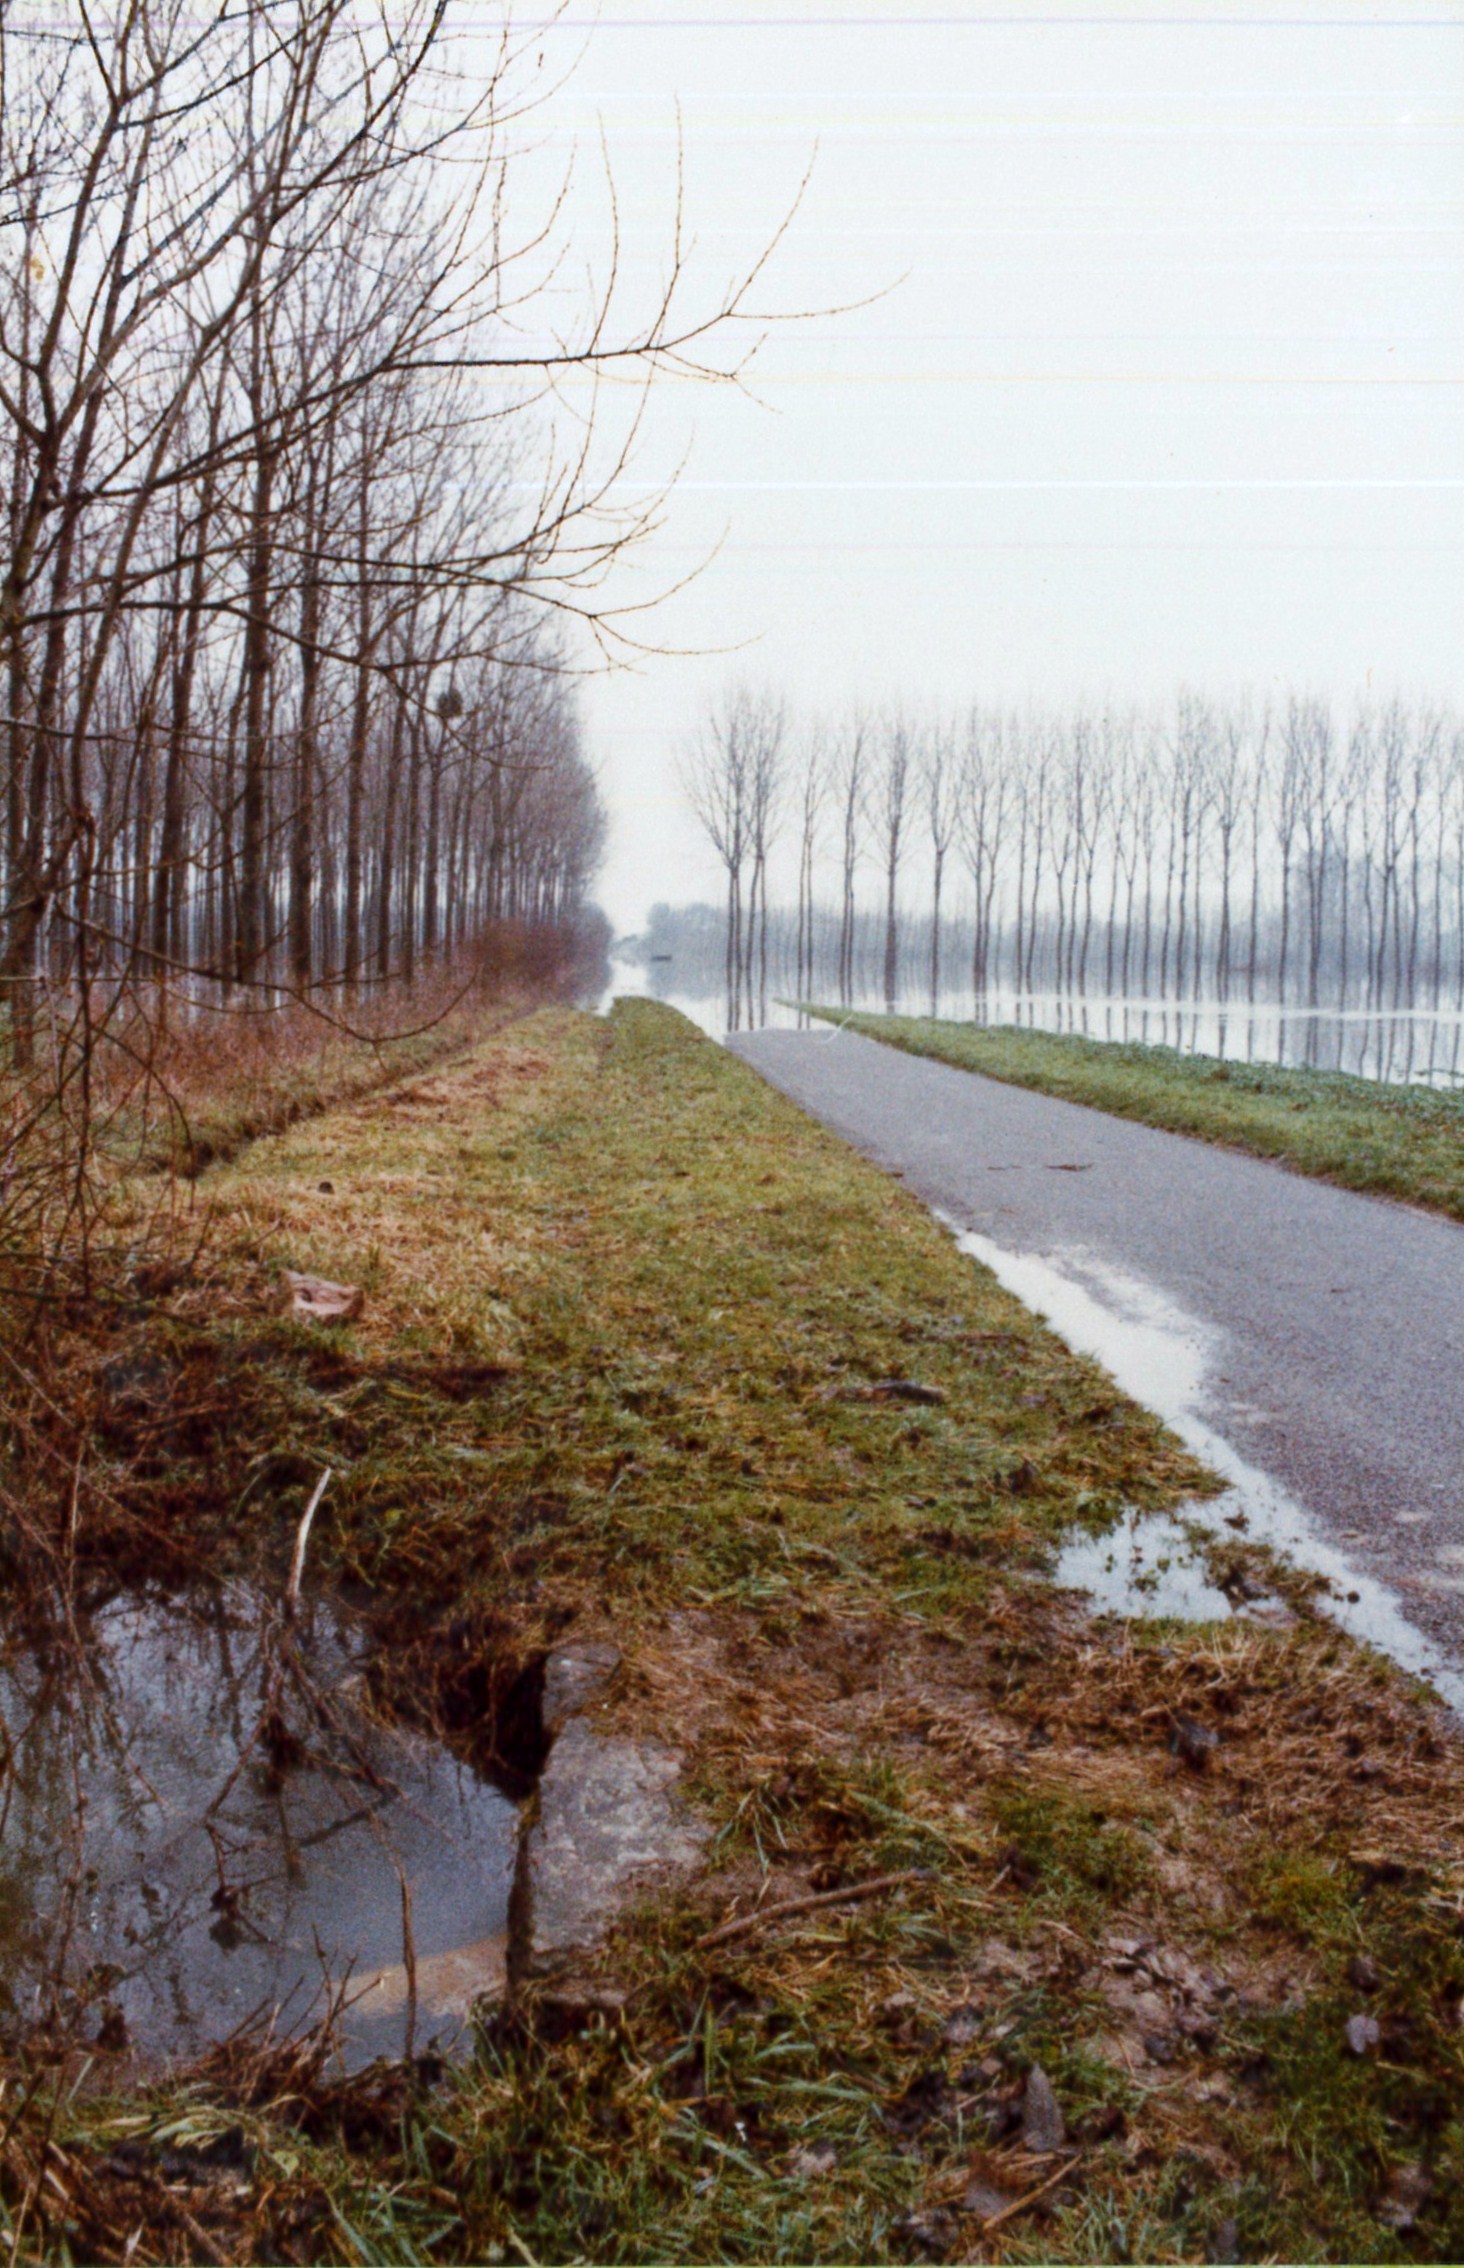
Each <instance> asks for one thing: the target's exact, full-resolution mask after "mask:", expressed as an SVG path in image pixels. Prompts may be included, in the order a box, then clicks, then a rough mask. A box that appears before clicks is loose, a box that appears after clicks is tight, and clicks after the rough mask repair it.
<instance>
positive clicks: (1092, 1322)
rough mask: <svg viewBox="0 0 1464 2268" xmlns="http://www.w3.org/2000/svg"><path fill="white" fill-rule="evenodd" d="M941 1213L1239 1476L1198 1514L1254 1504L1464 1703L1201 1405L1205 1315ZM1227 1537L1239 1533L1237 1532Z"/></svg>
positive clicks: (1197, 1522)
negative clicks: (1012, 1247)
mask: <svg viewBox="0 0 1464 2268" xmlns="http://www.w3.org/2000/svg"><path fill="white" fill-rule="evenodd" d="M937 1218H938V1219H940V1220H941V1221H942V1223H943V1225H944V1226H945V1227H946V1228H948V1229H949V1230H950V1231H951V1233H952V1235H953V1236H954V1237H955V1240H956V1243H957V1244H958V1246H959V1247H960V1249H961V1251H963V1252H965V1253H968V1254H969V1255H970V1257H971V1258H972V1259H973V1260H979V1261H981V1262H982V1263H983V1265H984V1266H986V1267H988V1268H989V1269H990V1270H991V1272H992V1274H993V1275H994V1276H995V1277H996V1279H997V1281H998V1282H999V1283H1000V1284H1002V1285H1003V1286H1004V1287H1005V1288H1006V1290H1008V1291H1009V1292H1012V1293H1014V1294H1015V1296H1016V1297H1017V1298H1018V1299H1020V1300H1021V1301H1022V1302H1023V1304H1024V1305H1025V1306H1027V1307H1030V1308H1032V1309H1034V1310H1035V1311H1036V1312H1037V1313H1038V1314H1039V1315H1041V1316H1044V1317H1045V1318H1046V1320H1047V1321H1048V1322H1049V1323H1050V1324H1051V1326H1052V1328H1053V1330H1055V1331H1056V1332H1057V1334H1058V1336H1059V1337H1060V1338H1062V1339H1064V1340H1066V1342H1067V1344H1068V1345H1069V1346H1070V1347H1072V1348H1073V1349H1074V1350H1075V1352H1077V1353H1078V1354H1085V1355H1091V1356H1092V1357H1093V1358H1094V1360H1095V1361H1098V1362H1101V1363H1102V1364H1103V1366H1104V1368H1105V1369H1106V1370H1107V1371H1108V1373H1109V1374H1110V1376H1111V1377H1112V1378H1113V1379H1114V1381H1115V1383H1116V1384H1117V1385H1119V1386H1120V1387H1122V1389H1123V1391H1124V1392H1125V1393H1126V1394H1129V1395H1131V1396H1132V1397H1133V1399H1134V1400H1135V1401H1136V1402H1141V1403H1143V1405H1144V1406H1145V1408H1147V1409H1151V1410H1153V1411H1154V1412H1155V1414H1156V1415H1157V1416H1159V1417H1161V1418H1162V1419H1163V1420H1164V1422H1165V1424H1166V1425H1168V1426H1170V1427H1171V1428H1172V1430H1173V1431H1174V1432H1175V1433H1177V1434H1178V1435H1179V1436H1180V1438H1181V1440H1182V1441H1183V1442H1184V1443H1185V1445H1186V1447H1187V1448H1189V1449H1191V1450H1192V1451H1193V1452H1194V1454H1195V1455H1196V1456H1197V1457H1199V1458H1200V1459H1201V1460H1202V1462H1203V1463H1205V1464H1206V1465H1208V1466H1209V1467H1210V1469H1211V1471H1212V1472H1216V1473H1218V1474H1219V1475H1220V1476H1221V1478H1222V1479H1223V1480H1226V1481H1228V1482H1229V1484H1230V1486H1229V1488H1228V1489H1227V1491H1226V1493H1225V1494H1224V1495H1223V1496H1216V1497H1207V1498H1196V1499H1195V1500H1194V1501H1193V1502H1191V1503H1189V1504H1187V1505H1186V1506H1185V1507H1184V1517H1185V1520H1186V1521H1187V1522H1188V1523H1190V1524H1191V1525H1193V1526H1198V1527H1202V1528H1205V1529H1210V1530H1213V1531H1214V1532H1215V1533H1216V1534H1217V1535H1221V1534H1222V1533H1225V1530H1226V1523H1227V1521H1232V1520H1234V1518H1235V1516H1236V1514H1237V1513H1243V1514H1244V1515H1245V1533H1246V1534H1247V1535H1248V1536H1249V1538H1250V1539H1251V1540H1252V1541H1253V1542H1256V1543H1262V1544H1268V1545H1269V1546H1270V1547H1271V1548H1272V1549H1273V1550H1274V1551H1277V1552H1279V1553H1280V1554H1281V1555H1282V1556H1283V1557H1284V1558H1286V1559H1288V1560H1290V1562H1291V1563H1292V1565H1293V1566H1296V1567H1299V1568H1303V1569H1306V1570H1308V1571H1309V1572H1312V1573H1314V1574H1317V1575H1320V1576H1322V1577H1323V1578H1324V1580H1325V1582H1326V1583H1327V1585H1328V1586H1329V1589H1328V1590H1326V1591H1324V1592H1323V1593H1321V1594H1320V1596H1319V1598H1318V1604H1319V1605H1320V1606H1322V1607H1323V1608H1324V1609H1325V1611H1326V1613H1327V1614H1328V1615H1329V1616H1330V1617H1331V1618H1332V1620H1333V1621H1334V1622H1337V1623H1340V1624H1341V1626H1342V1628H1343V1629H1344V1630H1346V1631H1348V1632H1350V1633H1351V1635H1352V1636H1353V1637H1355V1638H1360V1639H1363V1640H1364V1641H1365V1642H1366V1643H1367V1644H1368V1645H1371V1646H1376V1647H1377V1648H1378V1649H1379V1651H1380V1652H1382V1653H1385V1654H1387V1655H1389V1656H1391V1658H1392V1659H1393V1660H1394V1661H1395V1662H1397V1663H1398V1664H1399V1666H1400V1667H1401V1668H1403V1669H1405V1670H1408V1671H1410V1672H1411V1673H1412V1674H1413V1675H1414V1676H1416V1677H1421V1678H1423V1679H1424V1680H1426V1682H1427V1683H1428V1684H1430V1685H1431V1686H1432V1687H1433V1688H1434V1690H1435V1692H1436V1693H1438V1694H1439V1695H1440V1696H1441V1697H1442V1698H1443V1699H1444V1700H1445V1701H1447V1702H1448V1703H1449V1705H1450V1707H1451V1708H1454V1709H1457V1710H1459V1711H1461V1712H1464V1676H1461V1675H1460V1673H1459V1672H1458V1671H1457V1670H1455V1669H1451V1668H1450V1667H1449V1665H1448V1663H1447V1660H1446V1658H1445V1657H1444V1655H1443V1654H1442V1652H1441V1651H1440V1649H1439V1648H1438V1647H1437V1646H1436V1645H1435V1644H1434V1643H1433V1642H1432V1640H1431V1639H1429V1638H1427V1637H1425V1635H1424V1633H1423V1632H1422V1631H1421V1630H1419V1629H1418V1628H1417V1627H1416V1625H1415V1624H1413V1623H1412V1622H1410V1621H1409V1619H1408V1617H1407V1615H1406V1614H1405V1613H1404V1611H1403V1609H1402V1607H1401V1606H1400V1605H1399V1603H1398V1600H1397V1599H1396V1598H1395V1597H1394V1595H1393V1593H1392V1592H1391V1591H1390V1590H1388V1589H1387V1587H1386V1585H1384V1584H1382V1583H1379V1582H1377V1581H1376V1580H1375V1579H1374V1578H1373V1577H1372V1576H1370V1575H1364V1574H1360V1573H1359V1572H1358V1571H1357V1569H1356V1568H1355V1567H1353V1566H1352V1564H1351V1563H1350V1561H1349V1560H1348V1559H1347V1558H1346V1556H1345V1554H1344V1553H1342V1552H1340V1551H1338V1550H1336V1549H1335V1548H1334V1547H1333V1546H1332V1545H1331V1544H1328V1543H1326V1542H1324V1541H1323V1540H1322V1538H1321V1537H1320V1536H1319V1535H1318V1534H1317V1533H1316V1530H1315V1529H1314V1528H1313V1526H1312V1523H1311V1521H1310V1519H1309V1518H1308V1516H1307V1514H1306V1512H1305V1511H1304V1509H1303V1508H1302V1506H1301V1505H1300V1504H1299V1503H1298V1502H1297V1501H1296V1499H1295V1497H1293V1496H1292V1495H1291V1494H1290V1493H1289V1492H1288V1491H1287V1490H1286V1489H1285V1488H1283V1487H1282V1486H1281V1484H1280V1482H1279V1481H1275V1480H1273V1479H1272V1478H1271V1476H1270V1475H1269V1474H1268V1473H1264V1472H1262V1471H1261V1470H1260V1468H1259V1466H1256V1465H1252V1464H1250V1463H1248V1462H1247V1460H1246V1459H1245V1458H1244V1457H1242V1456H1240V1455H1239V1454H1238V1453H1237V1451H1236V1450H1234V1449H1233V1448H1232V1447H1231V1445H1230V1443H1229V1442H1228V1441H1227V1440H1226V1439H1225V1438H1224V1436H1223V1435H1222V1434H1220V1433H1217V1432H1216V1430H1215V1428H1214V1426H1213V1425H1211V1424H1210V1423H1209V1421H1208V1420H1207V1419H1206V1418H1205V1417H1204V1416H1203V1415H1202V1414H1201V1413H1202V1408H1203V1401H1204V1388H1205V1380H1206V1377H1207V1375H1208V1373H1209V1371H1210V1369H1211V1367H1212V1346H1213V1341H1212V1338H1211V1335H1210V1334H1209V1333H1208V1332H1207V1331H1206V1329H1205V1327H1204V1326H1203V1325H1202V1324H1200V1323H1199V1322H1197V1321H1196V1319H1195V1318H1194V1317H1193V1316H1190V1315H1187V1314H1185V1312H1184V1311H1183V1309H1181V1308H1179V1307H1177V1306H1176V1305H1175V1304H1174V1303H1173V1302H1172V1301H1170V1300H1168V1299H1166V1298H1165V1297H1164V1295H1163V1293H1161V1292H1159V1291H1158V1290H1156V1289H1155V1287H1154V1286H1153V1285H1152V1284H1147V1283H1144V1282H1143V1281H1142V1280H1140V1279H1139V1278H1137V1277H1133V1276H1128V1275H1125V1274H1124V1273H1123V1271H1122V1270H1120V1269H1117V1268H1113V1267H1111V1266H1109V1265H1108V1264H1107V1263H1106V1262H1103V1261H1099V1260H1098V1259H1096V1258H1095V1257H1094V1256H1093V1255H1092V1254H1090V1253H1086V1252H1084V1253H1077V1252H1072V1253H1065V1254H1064V1255H1063V1260H1062V1264H1061V1265H1059V1264H1057V1263H1056V1262H1054V1261H1052V1260H1048V1259H1043V1258H1039V1257H1038V1255H1036V1254H1035V1253H1030V1252H1020V1253H1019V1252H1008V1251H1006V1250H1005V1249H1004V1248H1003V1247H1002V1246H1001V1245H999V1244H995V1243H993V1241H992V1239H991V1238H990V1237H987V1236H982V1235H981V1234H980V1233H979V1231H977V1230H974V1229H962V1228H961V1227H960V1226H959V1225H958V1224H957V1223H956V1222H955V1221H953V1220H952V1219H950V1217H949V1216H948V1215H945V1214H937ZM1225 1540H1228V1541H1233V1540H1234V1532H1233V1530H1231V1531H1229V1532H1228V1533H1227V1534H1226V1535H1225ZM1146 1611H1152V1610H1146Z"/></svg>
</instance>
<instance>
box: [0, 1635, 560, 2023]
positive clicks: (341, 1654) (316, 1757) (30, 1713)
mask: <svg viewBox="0 0 1464 2268" xmlns="http://www.w3.org/2000/svg"><path fill="white" fill-rule="evenodd" d="M78 1638H79V1641H80V1643H79V1644H73V1643H71V1642H69V1641H68V1642H66V1643H65V1644H64V1645H63V1644H61V1643H59V1642H58V1643H56V1644H53V1645H52V1646H50V1647H47V1646H45V1645H42V1644H40V1643H34V1642H26V1641H22V1640H21V1639H20V1638H18V1637H14V1636H12V1638H11V1639H10V1641H9V1643H8V1645H7V1646H6V1648H5V1651H4V1654H3V1657H0V1727H3V1734H4V1738H5V1741H6V1755H5V1758H4V1759H3V1765H4V1784H3V1789H0V2018H3V2022H4V2025H5V2027H6V2028H7V2029H12V2030H18V2029H20V2028H22V2027H24V2026H27V2025H29V2024H30V2023H32V2022H34V2021H36V2020H37V2019H38V2018H40V2019H44V2018H45V2017H46V2016H47V2015H48V2013H50V2012H51V2010H52V2009H54V2010H55V2011H56V2012H57V2013H59V2015H60V2016H61V2018H62V2019H63V2021H64V2020H66V2019H68V2018H69V2019H72V2020H74V2021H76V2022H78V2023H79V2025H80V2028H81V2034H82V2037H83V2038H85V2039H89V2040H93V2039H97V2038H100V2039H101V2041H102V2042H103V2043H104V2044H105V2045H110V2046H112V2047H115V2048H117V2049H119V2050H122V2049H130V2050H131V2051H133V2052H134V2053H135V2054H137V2055H138V2056H139V2057H140V2059H141V2060H142V2061H143V2062H144V2063H148V2064H170V2063H177V2062H179V2061H182V2060H185V2059H187V2058H189V2057H191V2056H193V2055H196V2054H197V2053H198V2052H199V2051H200V2050H202V2049H203V2048H205V2047H207V2046H208V2045H210V2044H211V2043H213V2042H216V2041H219V2040H222V2039H225V2038H227V2037H229V2036H230V2035H231V2034H232V2033H234V2032H235V2031H236V2030H237V2029H238V2028H239V2027H240V2026H243V2025H246V2024H251V2023H253V2024H256V2025H257V2024H265V2023H268V2022H269V2021H271V2020H274V2021H275V2022H276V2024H277V2026H278V2028H279V2030H281V2031H283V2032H289V2031H294V2030H298V2029H299V2028H301V2027H302V2026H303V2025H305V2024H307V2023H309V2022H312V2021H315V2020H318V2019H319V2018H320V2017H321V2016H322V2015H324V2014H325V2012H326V2008H327V2005H328V2004H331V2005H334V2006H336V2007H337V2008H338V2009H339V2017H338V2035H337V2036H338V2039H339V2043H340V2052H341V2055H342V2058H343V2060H344V2062H345V2063H346V2064H347V2066H348V2067H356V2066H359V2065H360V2064H362V2063H364V2062H366V2061H368V2060H370V2058H371V2057H372V2056H374V2055H378V2054H386V2055H399V2054H401V2053H403V2052H404V2051H405V2050H406V2049H407V2047H408V2044H409V2033H410V2036H411V2042H412V2043H413V2044H415V2046H416V2047H417V2048H418V2049H420V2048H422V2047H425V2046H426V2045H427V2044H428V2042H429V2041H431V2040H432V2039H433V2038H434V2037H435V2036H439V2037H440V2036H445V2035H447V2034H451V2033H454V2032H456V2031H458V2030H460V2029H461V2025H462V2020H463V2018H464V2016H465V2014H466V2012H467V2009H468V2007H469V2004H470V2002H471V2001H472V1999H473V1998H474V1997H475V1996H476V1995H477V1994H478V1993H480V1992H483V1991H485V1990H489V1991H491V1990H493V1989H494V1988H495V1987H496V1986H498V1985H499V1984H500V1983H501V1980H502V1972H503V1960H504V1946H505V1934H506V1927H507V1915H508V1900H509V1890H510V1886H511V1881H512V1874H513V1867H514V1859H515V1852H516V1847H517V1828H518V1814H517V1811H516V1808H515V1806H514V1805H513V1804H512V1803H510V1802H509V1800H508V1799H507V1797H505V1796H504V1795H503V1794H502V1793H501V1792H500V1791H499V1790H498V1789H496V1788H494V1787H492V1786H490V1785H489V1784H488V1783H486V1782H485V1781H483V1780H482V1779H480V1778H479V1777H478V1776H477V1774H476V1773H474V1772H472V1771H471V1770H470V1769H469V1768H468V1767H467V1766H465V1765H463V1764H460V1763H459V1762H458V1761H457V1760H456V1759H455V1758H453V1757H452V1756H450V1755H449V1754H447V1753H446V1751H444V1750H443V1749H441V1748H440V1747H438V1746H437V1745H436V1744H434V1743H433V1742H431V1741H429V1740H426V1739H424V1738H421V1737H419V1736H416V1735H413V1734H409V1733H405V1732H401V1731H396V1730H393V1729H390V1728H387V1727H384V1726H381V1725H379V1724H376V1723H374V1722H373V1721H372V1720H371V1719H370V1718H369V1716H368V1715H367V1714H366V1712H365V1711H364V1709H363V1707H362V1691H363V1681H362V1668H363V1661H364V1652H363V1649H362V1646H361V1643H360V1641H359V1639H358V1638H357V1637H356V1635H355V1634H354V1633H353V1632H352V1631H351V1629H350V1628H349V1626H348V1625H347V1624H346V1623H345V1622H344V1621H343V1620H340V1619H337V1618H336V1617H334V1616H333V1615H332V1614H330V1613H329V1612H328V1611H327V1610H325V1609H324V1608H323V1607H320V1606H317V1607H315V1608H314V1609H313V1611H311V1612H309V1613H307V1614H302V1616H301V1618H300V1620H299V1622H298V1623H297V1624H295V1625H294V1626H293V1628H292V1629H291V1630H289V1631H286V1629H285V1627H284V1626H283V1625H282V1624H281V1623H280V1621H279V1620H278V1618H277V1617H276V1618H274V1619H273V1620H271V1619H269V1618H267V1617H262V1616H261V1612H260V1602H259V1601H258V1599H256V1598H254V1597H252V1596H251V1595H250V1594H248V1593H246V1592H242V1591H233V1592H230V1593H227V1594H223V1593H221V1594H217V1595H212V1596H209V1597H207V1598H202V1599H193V1600H188V1601H183V1602H179V1601H176V1600H173V1601H169V1600H166V1599H162V1598H139V1597H131V1598H123V1599H119V1600H117V1601H115V1602H113V1603H112V1604H111V1605H108V1606H105V1607H103V1608H101V1609H99V1610H98V1611H97V1612H96V1613H95V1614H93V1615H92V1616H90V1617H89V1618H87V1620H86V1621H85V1622H84V1623H83V1625H82V1627H81V1629H80V1630H79V1632H78ZM404 1885H405V1895H404ZM408 1912H409V1914H410V1927H409V1929H408V1928H407V1927H406V1926H404V1925H405V1919H406V1914H407V1913H408ZM414 1973H415V1974H414ZM413 1982H415V1996H414V1994H413V1989H412V1987H413Z"/></svg>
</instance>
